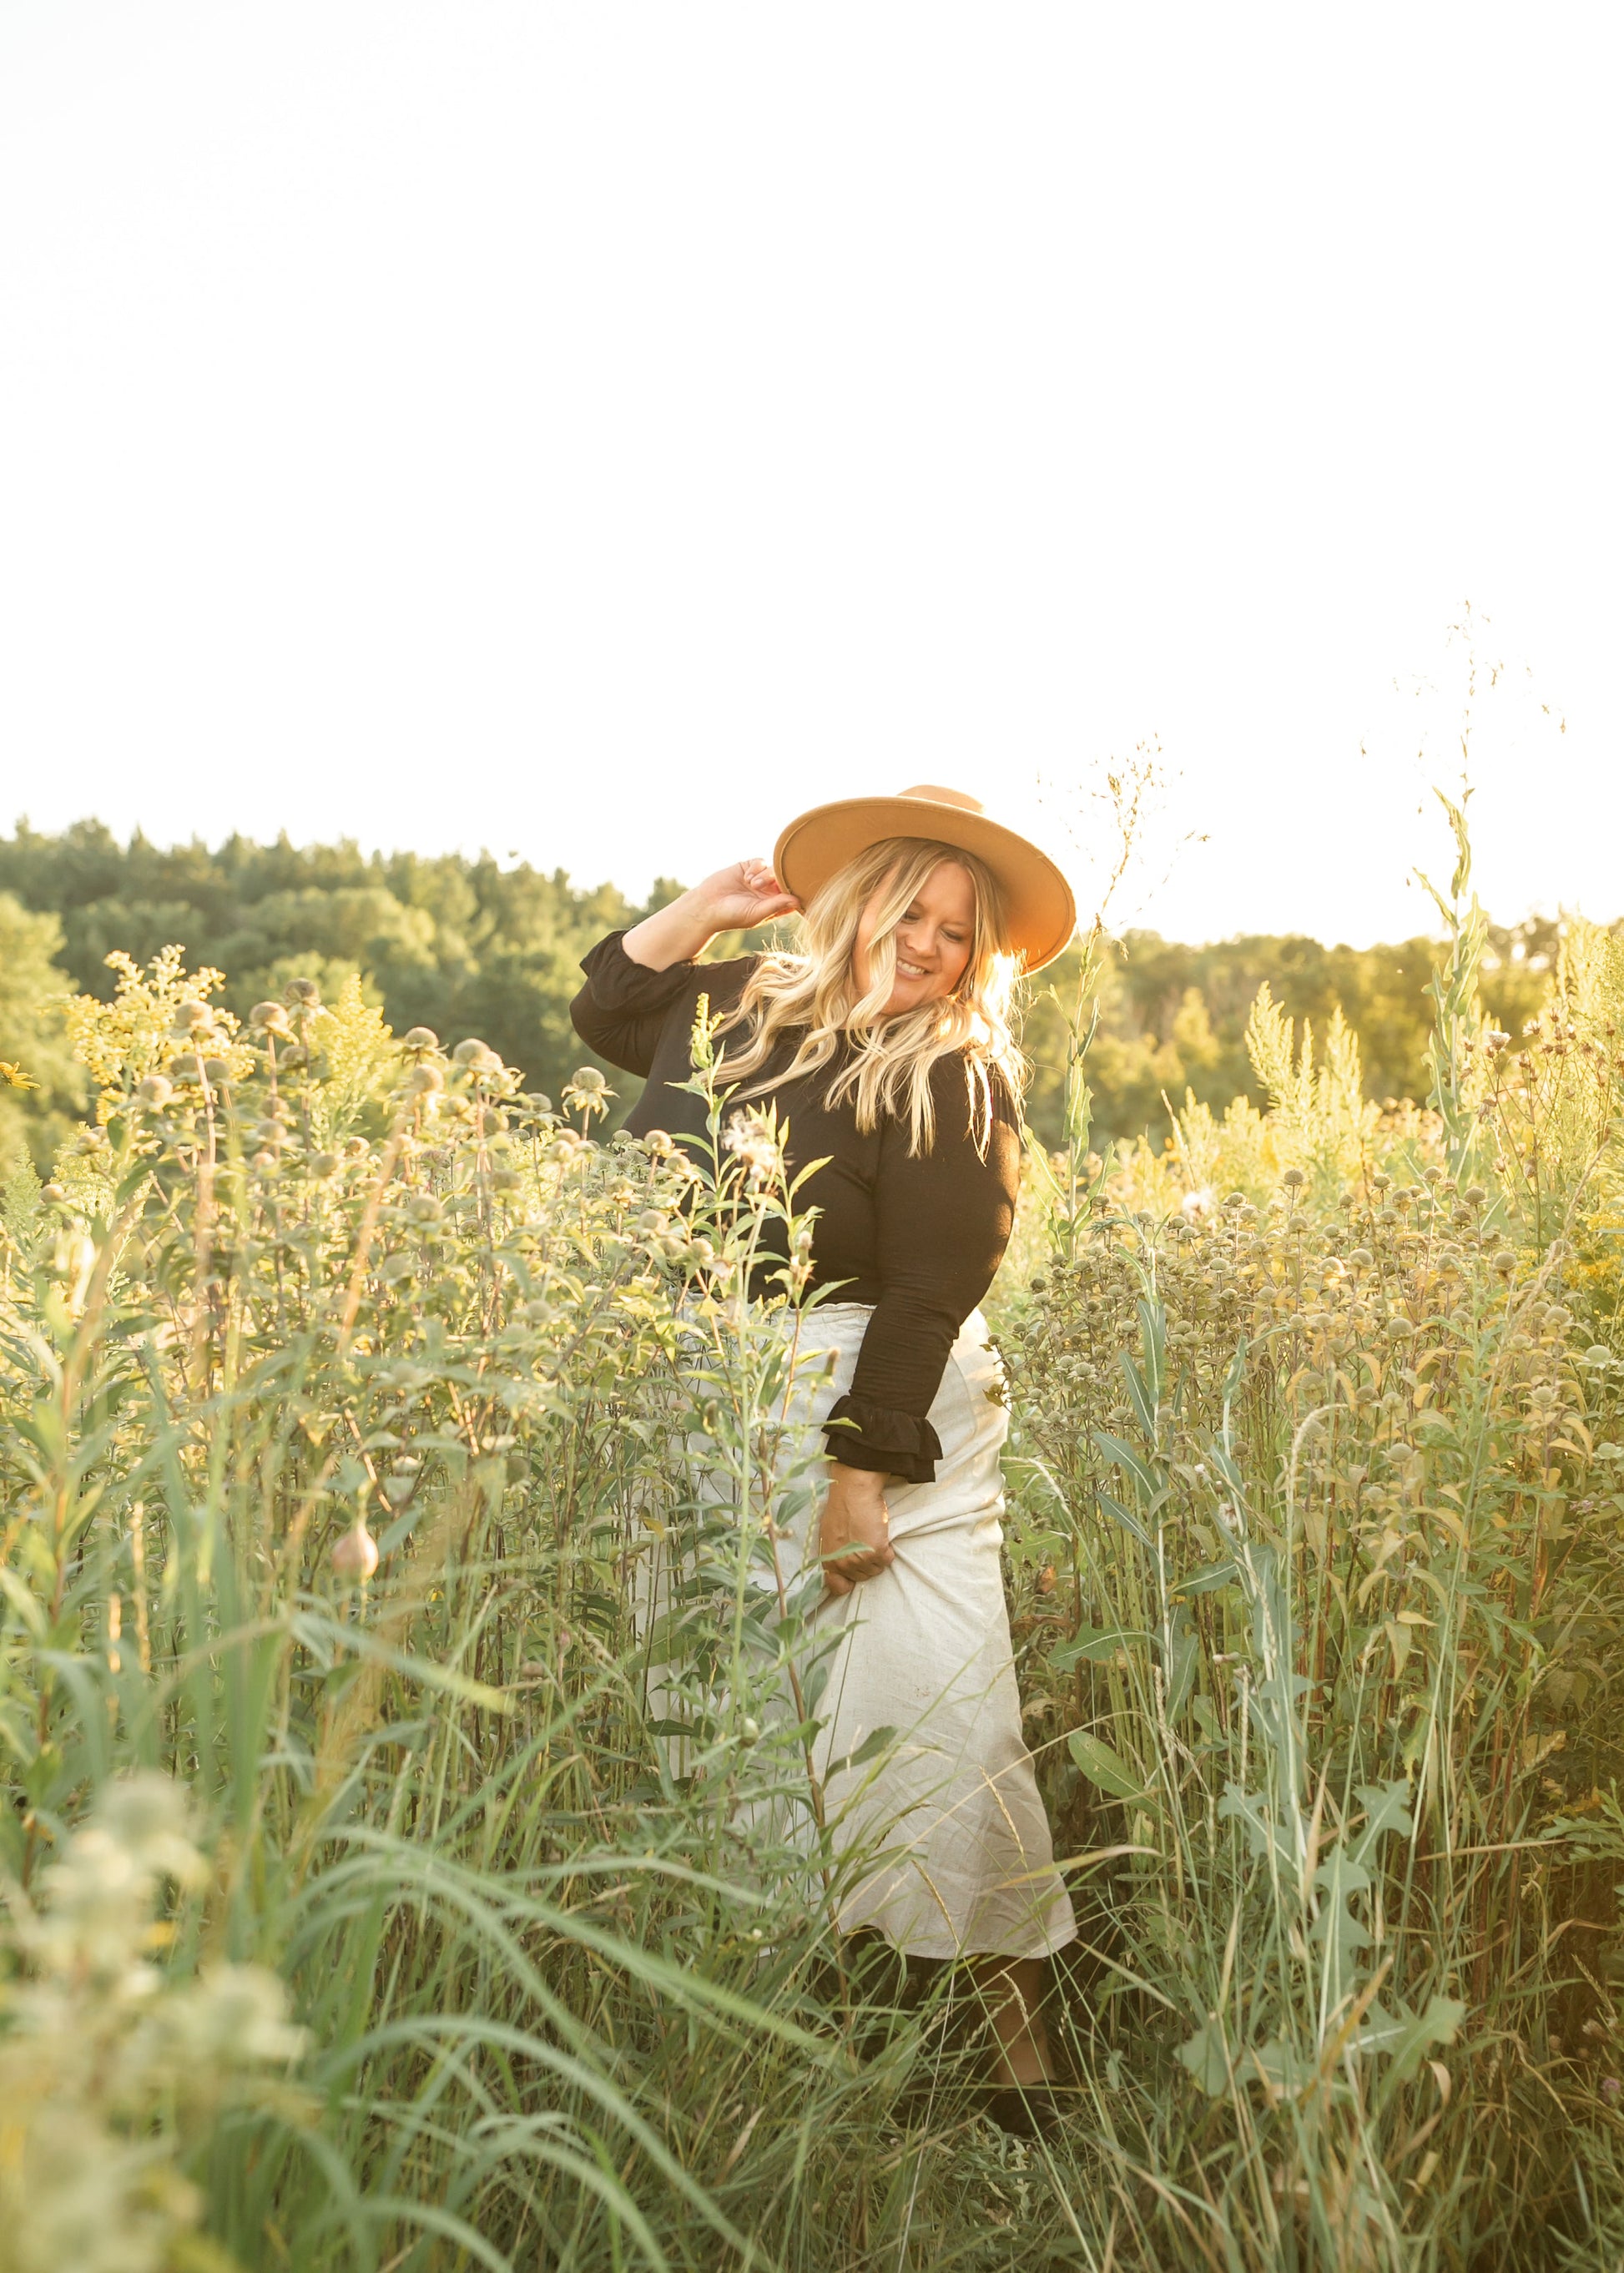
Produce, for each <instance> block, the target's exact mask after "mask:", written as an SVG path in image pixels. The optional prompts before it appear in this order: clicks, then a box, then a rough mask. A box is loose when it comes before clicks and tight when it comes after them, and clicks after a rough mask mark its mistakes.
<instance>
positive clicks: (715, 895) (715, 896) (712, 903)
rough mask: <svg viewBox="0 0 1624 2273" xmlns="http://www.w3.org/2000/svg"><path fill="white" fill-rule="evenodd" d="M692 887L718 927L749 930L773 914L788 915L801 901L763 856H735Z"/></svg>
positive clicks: (719, 929)
mask: <svg viewBox="0 0 1624 2273" xmlns="http://www.w3.org/2000/svg"><path fill="white" fill-rule="evenodd" d="M695 891H697V892H698V893H699V894H700V895H701V896H703V899H704V900H705V901H706V903H707V904H708V905H709V907H710V911H711V917H712V919H714V922H715V925H716V928H717V930H718V931H753V930H754V929H755V927H756V925H757V924H764V923H771V921H772V919H773V918H774V916H787V915H792V914H793V912H794V911H795V910H796V909H797V908H798V907H799V906H800V905H801V902H800V901H799V900H798V899H797V898H796V897H795V896H794V894H793V892H786V890H785V889H784V887H783V885H782V884H780V883H779V881H778V878H777V877H776V876H775V875H774V874H773V873H772V870H771V866H769V865H768V863H767V862H766V861H765V860H735V861H734V862H733V866H732V867H731V868H718V870H717V872H716V874H715V875H714V876H707V877H706V878H705V881H704V882H703V884H698V885H696V886H695Z"/></svg>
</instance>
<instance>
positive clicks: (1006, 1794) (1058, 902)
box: [573, 788, 1076, 2129]
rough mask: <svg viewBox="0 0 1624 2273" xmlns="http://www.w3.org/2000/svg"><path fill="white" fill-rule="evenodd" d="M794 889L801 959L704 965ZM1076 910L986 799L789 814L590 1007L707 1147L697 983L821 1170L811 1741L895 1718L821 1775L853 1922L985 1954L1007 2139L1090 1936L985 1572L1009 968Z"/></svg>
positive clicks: (746, 1066)
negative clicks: (878, 1752)
mask: <svg viewBox="0 0 1624 2273" xmlns="http://www.w3.org/2000/svg"><path fill="white" fill-rule="evenodd" d="M797 910H799V911H801V913H802V946H803V948H804V952H803V953H802V954H801V955H798V956H788V955H769V956H745V957H742V958H741V959H739V960H738V961H735V962H729V963H714V964H696V963H695V957H697V956H699V955H700V954H701V953H702V952H703V949H705V948H706V947H707V946H708V945H709V943H710V941H711V940H712V939H713V938H714V937H715V936H716V935H717V934H718V933H720V932H725V931H733V930H744V929H748V928H749V927H750V926H754V925H757V924H762V923H766V922H770V921H771V919H773V918H775V917H778V916H784V915H787V914H790V913H791V912H793V911H797ZM1074 924H1075V909H1074V906H1073V904H1072V900H1071V892H1070V890H1069V889H1068V888H1067V886H1066V883H1065V881H1064V878H1063V877H1062V876H1061V874H1060V873H1059V871H1058V869H1056V867H1055V866H1054V865H1053V863H1052V862H1050V861H1049V860H1048V859H1046V858H1045V856H1044V855H1043V854H1042V853H1041V852H1040V851H1038V850H1037V848H1036V847H1035V846H1034V845H1032V844H1028V843H1027V842H1026V840H1025V839H1024V838H1022V837H1020V836H1016V835H1015V834H1014V832H1013V831H1012V830H1010V829H1004V828H1002V827H1000V826H999V825H998V824H997V823H996V822H995V821H991V820H990V819H989V818H988V817H987V816H986V815H985V814H983V813H982V811H981V807H980V806H979V805H977V804H976V803H975V801H974V799H970V798H966V797H964V796H961V795H960V794H959V792H957V791H952V790H944V789H933V788H920V789H913V790H906V791H903V793H902V794H901V796H899V797H896V798H865V799H847V800H845V801H843V802H842V803H839V804H835V805H827V806H819V807H817V808H816V809H815V810H814V811H812V812H811V813H808V814H802V815H801V817H800V819H799V820H797V821H792V822H791V824H790V826H789V827H788V829H786V830H785V832H784V834H783V836H781V837H780V838H779V840H778V846H777V849H776V851H775V855H774V863H773V866H771V867H768V866H766V865H765V864H764V863H763V862H762V861H759V860H745V861H741V862H739V863H737V864H736V865H735V866H733V867H731V868H726V869H723V870H721V871H719V872H718V874H716V875H714V876H711V877H709V878H708V879H707V880H706V881H705V882H703V884H698V885H695V888H694V889H692V890H691V891H688V892H685V893H684V894H683V895H682V896H681V897H680V899H678V900H674V901H673V902H672V903H671V904H670V905H669V906H667V907H665V908H662V909H661V910H660V911H658V914H656V915H652V916H650V917H647V918H646V919H644V920H643V922H642V923H640V924H637V925H636V926H634V928H633V929H631V930H630V931H628V932H627V933H626V934H624V935H621V934H613V935H612V936H611V937H610V938H608V939H606V940H605V941H602V942H601V943H600V944H599V945H598V947H596V948H594V949H592V951H591V953H590V955H589V956H587V957H586V959H585V962H584V964H583V969H584V970H585V971H586V974H587V984H586V986H584V988H583V990H582V992H581V994H579V995H578V996H577V998H576V1000H575V1005H574V1011H573V1015H574V1018H575V1026H576V1029H577V1031H579V1032H580V1034H581V1035H582V1037H583V1039H584V1040H585V1041H586V1042H588V1043H589V1044H590V1046H591V1047H592V1048H594V1049H595V1050H597V1051H598V1052H599V1053H600V1054H602V1055H603V1056H604V1057H605V1058H607V1059H608V1060H609V1061H611V1063H613V1064H615V1065H618V1066H622V1067H624V1068H625V1069H626V1070H627V1071H628V1072H629V1073H634V1074H638V1075H642V1076H644V1077H645V1080H646V1086H645V1088H644V1090H643V1096H642V1098H641V1099H639V1101H638V1103H637V1105H636V1106H635V1107H634V1109H633V1111H632V1112H631V1114H629V1115H628V1120H627V1123H626V1126H627V1127H628V1129H629V1130H630V1131H631V1132H632V1133H633V1134H634V1135H636V1136H643V1135H646V1134H647V1133H648V1132H649V1131H650V1129H665V1130H666V1131H668V1132H669V1133H670V1134H671V1135H673V1136H674V1137H678V1138H679V1139H687V1140H688V1141H689V1142H690V1143H697V1144H703V1142H704V1141H705V1138H706V1117H705V1106H704V1103H703V1099H701V1098H699V1097H698V1096H696V1095H695V1094H694V1093H693V1092H691V1091H688V1090H686V1089H685V1088H684V1087H683V1084H686V1083H687V1082H688V1081H689V1080H690V1079H691V1078H692V1068H691V1065H690V1061H689V1037H690V1032H691V1029H692V1026H693V1023H694V1017H695V1007H696V1004H697V1001H698V999H699V996H700V995H701V994H704V995H706V996H707V997H708V998H709V1001H710V1006H711V1014H712V1016H720V1019H721V1025H720V1029H719V1034H718V1043H719V1048H720V1058H719V1068H718V1086H720V1087H723V1088H727V1089H731V1090H732V1091H733V1094H734V1097H735V1098H736V1099H744V1100H749V1101H754V1100H756V1099H761V1100H762V1101H763V1102H776V1104H777V1107H778V1118H779V1121H780V1123H781V1124H782V1123H783V1122H785V1121H787V1124H788V1137H787V1142H786V1158H787V1161H788V1165H789V1167H790V1169H791V1171H792V1173H793V1172H795V1171H796V1170H797V1169H798V1168H799V1167H801V1166H803V1165H805V1164H806V1163H808V1162H811V1161H821V1162H823V1166H822V1167H819V1168H817V1169H816V1172H815V1174H813V1175H812V1176H811V1177H810V1178H808V1182H807V1183H806V1184H805V1186H804V1187H803V1188H802V1192H801V1197H800V1201H799V1204H801V1205H810V1206H813V1207H815V1208H816V1210H817V1211H818V1213H817V1216H816V1223H815V1226H814V1232H813V1242H814V1243H813V1253H812V1264H813V1279H812V1283H813V1284H814V1286H819V1285H822V1286H828V1287H831V1290H832V1294H831V1299H829V1300H827V1301H826V1302H823V1303H822V1304H820V1305H819V1306H818V1307H817V1309H816V1310H815V1311H814V1313H813V1314H812V1317H811V1319H810V1321H809V1322H808V1332H809V1337H810V1339H811V1341H812V1342H813V1344H814V1346H815V1347H819V1348H828V1349H830V1350H831V1352H832V1353H833V1355H834V1360H835V1364H834V1369H833V1374H832V1377H831V1379H830V1380H829V1381H828V1382H827V1383H826V1384H824V1385H823V1387H822V1388H821V1389H820V1391H819V1392H818V1402H817V1409H816V1412H815V1414H814V1419H815V1421H816V1423H817V1424H818V1425H820V1426H821V1427H822V1428H823V1432H824V1445H825V1449H826V1453H827V1470H828V1480H827V1486H826V1489H825V1490H824V1493H823V1502H822V1509H821V1514H820V1517H819V1522H818V1535H817V1542H816V1552H817V1553H818V1555H819V1556H820V1557H821V1559H822V1563H823V1577H824V1583H825V1586H826V1588H827V1594H826V1596H825V1600H824V1603H823V1611H822V1612H821V1613H820V1617H823V1618H827V1619H831V1620H835V1621H838V1623H840V1624H842V1625H843V1626H844V1628H845V1629H846V1631H845V1634H844V1637H843V1641H842V1647H841V1651H840V1653H839V1662H838V1670H837V1672H836V1674H835V1676H834V1677H831V1681H830V1683H829V1685H828V1689H827V1690H826V1692H825V1695H824V1700H823V1708H822V1709H823V1713H824V1714H825V1716H826V1724H825V1727H824V1729H823V1735H822V1738H821V1741H820V1746H819V1752H820V1755H821V1757H822V1759H825V1760H828V1759H834V1760H836V1761H839V1760H842V1759H849V1758H850V1756H851V1754H852V1753H853V1752H855V1751H856V1750H857V1749H858V1746H859V1744H861V1739H862V1737H863V1736H864V1735H865V1734H866V1733H867V1732H868V1731H869V1730H871V1729H875V1728H879V1727H889V1728H891V1729H897V1730H898V1732H899V1740H898V1743H897V1744H895V1746H894V1747H893V1750H892V1752H891V1754H890V1755H888V1757H887V1758H886V1759H885V1761H884V1764H883V1767H882V1768H881V1769H880V1770H879V1772H878V1773H877V1774H876V1772H875V1771H874V1769H872V1768H869V1769H868V1770H866V1771H864V1772H863V1773H861V1774H858V1773H855V1772H853V1771H847V1772H846V1774H845V1779H844V1780H845V1782H846V1786H847V1789H846V1790H845V1791H843V1790H842V1789H841V1784H842V1774H841V1772H840V1771H839V1770H838V1769H837V1770H836V1772H835V1774H834V1776H833V1778H832V1779H831V1787H830V1789H829V1792H828V1794H827V1795H826V1797H827V1800H828V1803H829V1804H830V1807H831V1819H838V1821H839V1824H840V1833H841V1835H842V1836H844V1837H846V1838H847V1839H859V1838H865V1837H866V1838H873V1837H875V1836H876V1835H877V1836H878V1837H880V1838H881V1839H883V1841H884V1842H886V1845H887V1849H888V1851H887V1852H886V1854H885V1856H884V1857H883V1864H882V1865H881V1866H880V1867H877V1868H876V1869H875V1870H874V1871H873V1872H871V1874H870V1875H869V1876H868V1878H867V1879H865V1880H864V1881H863V1883H862V1884H861V1886H860V1887H858V1889H857V1891H856V1893H855V1894H853V1896H852V1897H851V1898H849V1899H848V1900H847V1901H846V1902H843V1904H842V1909H841V1916H840V1925H841V1927H842V1929H843V1930H844V1931H848V1932H849V1931H853V1930H855V1929H856V1928H859V1927H867V1928H875V1927H877V1928H878V1929H879V1930H880V1931H881V1932H883V1933H885V1934H886V1935H887V1936H888V1938H889V1939H891V1941H892V1942H893V1943H894V1944H895V1945H896V1946H897V1947H898V1948H900V1949H903V1950H905V1951H907V1952H909V1953H910V1954H915V1955H919V1956H925V1957H936V1958H954V1959H962V1960H968V1961H970V1962H972V1963H974V1965H975V1967H976V1969H977V1972H978V1975H979V1977H980V1978H981V1982H982V1984H983V1987H984V1991H985V1992H986V1994H987V2001H988V2005H989V2013H990V2017H991V2021H992V2028H993V2035H994V2038H995V2060H996V2067H995V2082H996V2084H997V2085H998V2086H999V2087H1001V2089H1000V2090H999V2091H998V2093H997V2094H996V2096H995V2102H994V2109H995V2112H996V2113H997V2115H998V2116H999V2119H1000V2120H1004V2121H1007V2122H1008V2123H1010V2124H1011V2127H1018V2128H1021V2129H1029V2128H1030V2127H1031V2126H1032V2123H1033V2121H1034V2106H1036V2105H1037V2104H1039V2103H1041V2099H1042V2097H1043V2093H1044V2090H1045V2088H1046V2086H1047V2082H1048V2079H1049V2075H1050V2074H1051V2068H1050V2062H1049V2044H1048V2040H1047V2037H1046V2034H1045V2030H1044V2027H1043V2022H1042V2018H1041V2010H1040V2004H1041V1972H1042V1965H1043V1962H1044V1960H1045V1959H1046V1958H1047V1957H1048V1956H1049V1954H1050V1953H1051V1952H1053V1951H1054V1950H1056V1949H1057V1948H1059V1947H1062V1946H1063V1945H1064V1943H1066V1942H1068V1941H1070V1940H1071V1939H1073V1938H1074V1937H1075V1933H1076V1927H1075V1924H1074V1922H1073V1919H1072V1917H1071V1904H1070V1902H1069V1900H1068V1898H1067V1895H1066V1893H1065V1890H1064V1885H1063V1883H1062V1881H1061V1879H1060V1877H1059V1875H1058V1873H1057V1872H1056V1871H1055V1869H1054V1857H1053V1849H1052V1846H1051V1842H1050V1837H1049V1826H1048V1823H1047V1821H1046V1820H1045V1818H1044V1815H1043V1810H1042V1804H1041V1800H1040V1798H1039V1796H1038V1791H1037V1786H1036V1782H1035V1780H1034V1776H1033V1773H1032V1766H1031V1761H1030V1758H1029V1756H1028V1754H1027V1752H1026V1746H1025V1744H1024V1743H1023V1741H1022V1738H1021V1732H1020V1707H1019V1697H1018V1694H1017V1692H1016V1686H1015V1677H1014V1665H1013V1659H1012V1654H1011V1647H1010V1634H1009V1622H1008V1617H1007V1613H1006V1611H1005V1608H1004V1590H1003V1582H1002V1575H1001V1572H1000V1566H999V1549H1000V1547H1001V1544H1002V1536H1003V1534H1002V1531H1001V1529H1000V1525H999V1517H1000V1515H1001V1512H1002V1510H1003V1492H1002V1480H1001V1476H1000V1471H999V1461H998V1455H999V1450H1000V1447H1001V1445H1002V1444H1003V1441H1004V1434H1005V1430H1006V1428H1007V1420H1006V1416H1005V1414H1004V1407H1003V1404H1002V1402H1001V1401H1000V1392H1001V1381H1000V1377H999V1373H998V1365H997V1359H996V1355H995V1354H994V1353H993V1351H992V1350H991V1348H990V1347H989V1342H988V1337H987V1332H986V1327H985V1324H983V1322H982V1321H981V1317H980V1316H979V1313H978V1312H977V1310H976V1305H977V1303H978V1302H980V1301H981V1297H982V1295H983V1294H985V1293H986V1291H987V1289H988V1287H989V1285H990V1284H991V1282H992V1278H993V1274H994V1272H996V1269H997V1267H998V1264H999V1262H1000V1261H1001V1259H1002V1257H1003V1255H1004V1247H1005V1245H1006V1244H1007V1242H1008V1239H1009V1234H1010V1227H1011V1221H1012V1219H1013V1214H1014V1206H1015V1197H1016V1189H1017V1182H1018V1174H1019V1142H1020V1120H1019V1096H1020V1091H1021V1088H1022V1086H1023V1080H1024V1073H1025V1068H1024V1065H1023V1063H1022V1061H1021V1059H1020V1055H1019V1050H1018V1049H1017V1046H1016V1044H1015V1041H1014V1039H1013V1036H1012V1034H1011V1030H1010V1024H1009V1014H1010V1005H1011V993H1012V989H1013V986H1014V984H1015V981H1016V979H1017V978H1018V976H1019V971H1021V969H1022V968H1023V967H1024V968H1025V969H1026V970H1027V971H1032V970H1036V969H1038V968H1039V967H1041V964H1045V963H1048V962H1049V961H1051V960H1052V959H1053V958H1054V956H1056V955H1058V954H1059V953H1060V951H1061V949H1063V948H1064V946H1065V944H1066V942H1067V941H1068V940H1069V939H1070V937H1071V932H1072V929H1073V926H1074ZM843 1799H844V1800H846V1802H847V1803H848V1804H847V1805H846V1809H845V1812H844V1813H840V1812H839V1810H840V1803H841V1802H842V1800H843Z"/></svg>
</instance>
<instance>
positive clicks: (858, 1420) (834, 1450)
mask: <svg viewBox="0 0 1624 2273" xmlns="http://www.w3.org/2000/svg"><path fill="white" fill-rule="evenodd" d="M823 1443H824V1445H825V1447H826V1449H827V1451H828V1452H829V1456H830V1458H831V1459H834V1460H840V1461H842V1462H844V1464H845V1465H846V1467H848V1468H869V1469H872V1470H874V1471H875V1472H876V1474H880V1475H886V1476H901V1477H902V1478H903V1480H904V1482H907V1483H911V1484H930V1483H934V1482H936V1462H937V1461H938V1460H939V1459H941V1457H942V1440H941V1438H940V1437H938V1436H937V1435H936V1430H935V1429H933V1428H932V1427H931V1425H930V1423H929V1421H926V1420H923V1419H921V1418H920V1417H919V1416H917V1415H916V1414H912V1413H898V1411H897V1410H896V1409H895V1407H892V1406H890V1405H869V1404H868V1403H867V1402H866V1401H865V1400H864V1399H862V1398H861V1397H838V1398H837V1399H835V1401H834V1403H833V1405H831V1407H830V1408H829V1413H828V1416H827V1418H826V1419H825V1421H824V1422H823Z"/></svg>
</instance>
